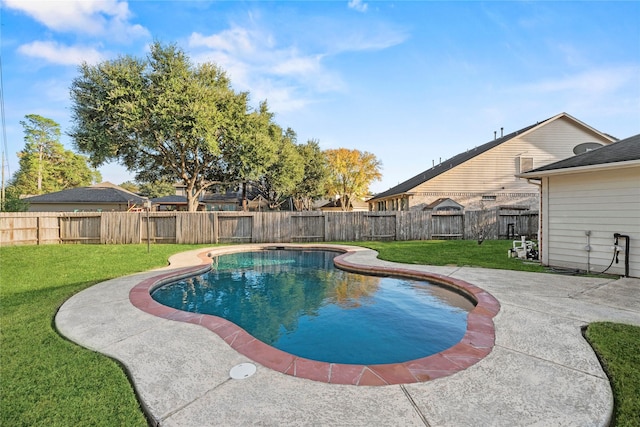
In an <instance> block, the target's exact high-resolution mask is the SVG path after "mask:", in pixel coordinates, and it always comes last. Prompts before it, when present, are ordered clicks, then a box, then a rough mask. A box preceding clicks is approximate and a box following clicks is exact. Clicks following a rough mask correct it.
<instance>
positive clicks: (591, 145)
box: [573, 142, 603, 155]
mask: <svg viewBox="0 0 640 427" xmlns="http://www.w3.org/2000/svg"><path fill="white" fill-rule="evenodd" d="M602 145H603V144H600V143H599V142H583V143H582V144H578V145H576V146H575V147H573V154H576V155H578V154H583V153H586V152H587V151H591V150H595V149H596V148H600V147H602Z"/></svg>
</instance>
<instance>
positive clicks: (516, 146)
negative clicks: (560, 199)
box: [368, 113, 615, 211]
mask: <svg viewBox="0 0 640 427" xmlns="http://www.w3.org/2000/svg"><path fill="white" fill-rule="evenodd" d="M613 141H615V138H613V137H611V136H609V135H606V134H604V133H602V132H599V131H597V130H595V129H594V128H592V127H590V126H588V125H586V124H584V123H582V122H581V121H579V120H577V119H575V118H573V117H571V116H570V115H568V114H566V113H561V114H558V115H556V116H554V117H551V118H549V119H547V120H544V121H542V122H540V123H536V124H533V125H530V126H527V127H525V128H523V129H520V130H518V131H516V132H513V133H510V134H508V135H504V136H503V135H501V136H500V137H496V138H495V139H494V140H493V141H491V142H488V143H486V144H484V145H481V146H479V147H476V148H474V149H471V150H468V151H466V152H464V153H461V154H458V155H457V156H454V157H453V158H451V159H449V160H445V161H443V162H441V163H440V164H438V165H435V166H433V167H432V168H430V169H428V170H426V171H424V172H421V173H420V174H418V175H416V176H414V177H413V178H411V179H409V180H407V181H405V182H403V183H401V184H398V185H397V186H395V187H393V188H391V189H389V190H387V191H385V192H383V193H380V194H377V195H376V196H375V197H373V198H372V199H370V200H369V201H368V202H369V205H370V207H371V210H374V211H395V210H403V211H404V210H423V209H425V208H426V207H428V206H429V205H431V204H432V203H434V202H435V201H437V200H438V199H442V198H449V199H451V200H453V201H454V202H456V203H458V204H459V205H462V206H465V208H466V209H467V210H478V209H482V208H487V209H488V208H494V207H508V206H526V207H530V208H533V209H536V208H537V207H538V197H539V196H538V188H537V187H536V186H535V185H533V184H530V183H528V182H527V180H526V179H521V178H517V177H516V176H515V175H517V174H519V173H522V172H525V171H527V170H531V169H533V168H537V167H540V166H542V165H546V164H549V163H552V162H555V161H558V160H562V159H565V158H567V157H571V156H574V155H575V154H577V153H580V152H582V151H585V150H588V149H593V148H596V147H600V146H602V145H606V144H610V143H611V142H613Z"/></svg>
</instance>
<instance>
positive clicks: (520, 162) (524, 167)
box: [516, 157, 533, 174]
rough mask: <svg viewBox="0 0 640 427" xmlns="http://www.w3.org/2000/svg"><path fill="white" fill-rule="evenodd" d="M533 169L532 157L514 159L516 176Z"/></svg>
mask: <svg viewBox="0 0 640 427" xmlns="http://www.w3.org/2000/svg"><path fill="white" fill-rule="evenodd" d="M531 169H533V157H516V174H519V173H523V172H526V171H530V170H531Z"/></svg>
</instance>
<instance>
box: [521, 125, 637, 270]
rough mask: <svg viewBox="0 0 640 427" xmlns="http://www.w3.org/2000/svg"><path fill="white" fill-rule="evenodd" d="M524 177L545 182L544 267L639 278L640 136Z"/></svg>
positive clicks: (522, 175) (542, 190)
mask: <svg viewBox="0 0 640 427" xmlns="http://www.w3.org/2000/svg"><path fill="white" fill-rule="evenodd" d="M519 176H521V177H522V178H526V179H529V180H533V179H535V180H539V181H540V192H541V198H540V199H541V203H540V205H541V206H540V214H541V215H540V216H541V224H540V232H539V234H540V242H539V248H540V260H541V262H542V263H543V264H544V265H549V266H554V267H563V268H571V269H579V270H585V271H590V272H593V273H596V272H602V271H604V270H605V269H606V268H607V267H608V266H609V265H610V264H611V267H610V268H609V270H608V271H607V272H608V273H613V274H620V275H623V274H625V273H628V275H629V276H632V277H640V134H638V135H635V136H632V137H630V138H627V139H624V140H622V141H618V142H615V143H613V144H611V145H608V146H606V147H602V148H598V149H596V150H593V151H589V152H587V153H584V154H581V155H578V156H575V157H572V158H569V159H566V160H562V161H559V162H555V163H552V164H550V165H546V166H543V167H540V168H537V169H534V170H532V171H529V172H526V173H523V174H520V175H519ZM614 244H616V248H615V249H614ZM618 250H620V251H619V252H618ZM617 252H618V253H617ZM616 255H617V259H618V262H616ZM625 270H628V271H625Z"/></svg>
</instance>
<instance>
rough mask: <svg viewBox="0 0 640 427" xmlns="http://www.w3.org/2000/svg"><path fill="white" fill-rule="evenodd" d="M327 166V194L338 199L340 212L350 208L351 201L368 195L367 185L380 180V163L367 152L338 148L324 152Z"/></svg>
mask: <svg viewBox="0 0 640 427" xmlns="http://www.w3.org/2000/svg"><path fill="white" fill-rule="evenodd" d="M325 154H326V156H327V163H328V165H329V179H328V182H327V193H328V194H335V195H337V196H339V197H340V200H341V205H342V210H344V211H347V210H349V208H351V206H352V205H351V201H352V200H355V199H356V198H357V197H362V196H366V195H367V194H369V185H370V184H371V183H372V182H373V181H376V180H379V179H380V178H382V174H381V173H380V168H381V166H382V163H381V162H380V161H379V160H378V159H377V158H376V156H375V155H373V154H372V153H369V152H367V151H364V152H362V151H359V150H348V149H346V148H338V149H332V150H326V151H325Z"/></svg>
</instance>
